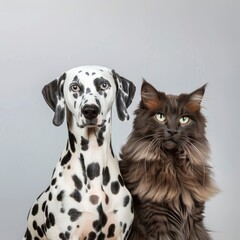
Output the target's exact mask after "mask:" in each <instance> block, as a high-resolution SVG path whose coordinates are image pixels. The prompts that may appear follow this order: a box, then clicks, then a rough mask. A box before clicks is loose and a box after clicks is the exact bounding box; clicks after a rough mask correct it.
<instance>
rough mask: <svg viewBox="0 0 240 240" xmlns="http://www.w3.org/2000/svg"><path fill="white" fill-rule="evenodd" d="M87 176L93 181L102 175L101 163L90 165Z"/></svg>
mask: <svg viewBox="0 0 240 240" xmlns="http://www.w3.org/2000/svg"><path fill="white" fill-rule="evenodd" d="M87 175H88V177H89V179H90V180H93V179H94V178H95V177H98V176H99V175H100V166H99V163H90V164H89V165H88V167H87Z"/></svg>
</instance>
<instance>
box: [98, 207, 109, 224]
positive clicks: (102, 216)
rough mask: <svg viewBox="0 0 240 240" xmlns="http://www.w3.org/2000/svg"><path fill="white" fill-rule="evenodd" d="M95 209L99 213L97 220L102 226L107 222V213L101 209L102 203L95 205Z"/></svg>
mask: <svg viewBox="0 0 240 240" xmlns="http://www.w3.org/2000/svg"><path fill="white" fill-rule="evenodd" d="M97 211H98V214H99V222H100V224H101V226H102V227H104V226H105V225H106V223H107V215H106V214H105V213H104V211H103V208H102V204H100V205H99V206H98V207H97Z"/></svg>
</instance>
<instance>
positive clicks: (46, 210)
mask: <svg viewBox="0 0 240 240" xmlns="http://www.w3.org/2000/svg"><path fill="white" fill-rule="evenodd" d="M45 217H46V218H47V217H48V205H47V206H46V208H45Z"/></svg>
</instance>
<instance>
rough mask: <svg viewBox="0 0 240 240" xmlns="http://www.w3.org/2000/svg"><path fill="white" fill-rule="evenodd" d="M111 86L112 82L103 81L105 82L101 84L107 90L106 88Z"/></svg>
mask: <svg viewBox="0 0 240 240" xmlns="http://www.w3.org/2000/svg"><path fill="white" fill-rule="evenodd" d="M109 87H110V84H109V83H107V82H103V83H102V84H101V90H106V89H108V88H109Z"/></svg>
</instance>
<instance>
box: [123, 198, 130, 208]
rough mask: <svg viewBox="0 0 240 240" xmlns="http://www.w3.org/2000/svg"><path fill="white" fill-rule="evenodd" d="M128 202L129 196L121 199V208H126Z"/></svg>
mask: <svg viewBox="0 0 240 240" xmlns="http://www.w3.org/2000/svg"><path fill="white" fill-rule="evenodd" d="M129 200H130V197H129V196H126V197H125V198H124V199H123V206H124V207H126V206H127V205H128V203H129Z"/></svg>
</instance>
